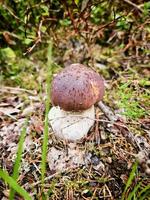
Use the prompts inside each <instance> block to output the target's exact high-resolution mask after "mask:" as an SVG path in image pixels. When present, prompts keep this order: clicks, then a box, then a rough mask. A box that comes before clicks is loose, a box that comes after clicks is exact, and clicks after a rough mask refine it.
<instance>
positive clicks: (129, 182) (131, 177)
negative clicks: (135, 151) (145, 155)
mask: <svg viewBox="0 0 150 200" xmlns="http://www.w3.org/2000/svg"><path fill="white" fill-rule="evenodd" d="M137 166H138V162H137V161H136V162H135V163H134V165H133V166H132V170H131V173H130V176H129V178H128V181H127V183H126V187H125V189H124V191H123V194H122V197H121V200H124V199H125V194H126V192H127V190H128V188H129V187H130V185H131V184H132V181H133V179H134V177H135V172H136V170H137Z"/></svg>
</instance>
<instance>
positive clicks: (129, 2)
mask: <svg viewBox="0 0 150 200" xmlns="http://www.w3.org/2000/svg"><path fill="white" fill-rule="evenodd" d="M124 1H125V2H126V3H128V4H130V5H131V6H133V7H134V8H136V9H137V10H139V11H140V12H142V13H143V10H142V9H141V8H140V7H138V6H137V5H136V4H135V3H133V2H131V1H129V0H124Z"/></svg>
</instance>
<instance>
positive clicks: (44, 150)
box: [41, 43, 52, 188]
mask: <svg viewBox="0 0 150 200" xmlns="http://www.w3.org/2000/svg"><path fill="white" fill-rule="evenodd" d="M47 60H48V61H47V67H48V72H47V80H46V83H47V84H46V103H45V104H46V112H45V124H44V138H43V145H42V162H41V181H42V188H43V185H44V179H45V172H46V157H47V148H48V112H49V109H50V81H51V73H52V72H51V64H52V44H51V43H50V44H49V47H48V53H47Z"/></svg>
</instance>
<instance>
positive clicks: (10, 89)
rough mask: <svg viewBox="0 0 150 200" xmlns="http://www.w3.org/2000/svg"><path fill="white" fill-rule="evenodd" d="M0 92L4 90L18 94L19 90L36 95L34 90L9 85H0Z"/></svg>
mask: <svg viewBox="0 0 150 200" xmlns="http://www.w3.org/2000/svg"><path fill="white" fill-rule="evenodd" d="M0 92H6V93H12V94H18V93H20V92H27V93H29V94H32V95H36V92H35V91H32V90H27V89H24V88H18V87H9V86H2V87H1V88H0Z"/></svg>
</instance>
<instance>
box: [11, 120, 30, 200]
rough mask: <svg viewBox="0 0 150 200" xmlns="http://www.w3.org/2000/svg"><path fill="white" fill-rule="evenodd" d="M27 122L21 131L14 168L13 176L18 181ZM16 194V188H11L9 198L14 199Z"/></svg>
mask: <svg viewBox="0 0 150 200" xmlns="http://www.w3.org/2000/svg"><path fill="white" fill-rule="evenodd" d="M27 122H28V121H26V122H25V125H24V127H23V129H22V131H21V136H20V140H19V144H18V151H17V157H16V160H15V164H14V169H13V175H12V178H13V179H14V180H15V181H17V179H18V177H19V169H20V166H21V158H22V152H23V143H24V139H25V136H26V128H27ZM14 195H15V190H14V189H12V188H11V190H10V196H9V199H10V200H13V199H14Z"/></svg>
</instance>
